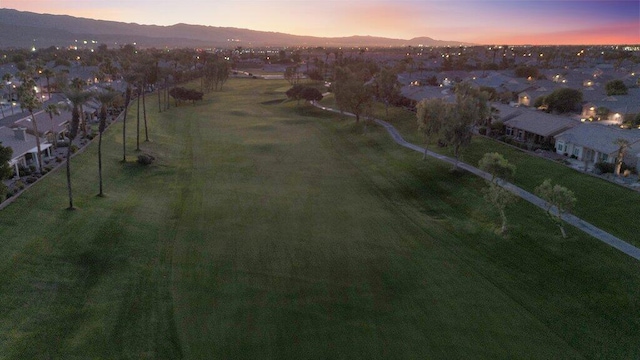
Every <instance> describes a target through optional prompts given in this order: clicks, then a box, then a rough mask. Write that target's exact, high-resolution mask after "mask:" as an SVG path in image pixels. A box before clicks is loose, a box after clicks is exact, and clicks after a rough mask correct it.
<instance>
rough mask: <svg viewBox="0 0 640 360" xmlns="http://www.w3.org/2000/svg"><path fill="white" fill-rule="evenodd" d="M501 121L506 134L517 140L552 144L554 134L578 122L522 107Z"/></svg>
mask: <svg viewBox="0 0 640 360" xmlns="http://www.w3.org/2000/svg"><path fill="white" fill-rule="evenodd" d="M503 119H504V118H503ZM503 123H504V126H505V134H506V135H507V136H510V137H512V138H513V139H515V140H517V141H522V142H531V143H534V144H541V145H542V144H548V145H553V144H554V141H555V138H554V136H555V135H557V134H559V133H561V132H563V131H565V130H568V129H571V128H573V127H574V126H577V125H579V124H580V122H579V121H577V120H575V119H572V118H570V117H566V116H559V115H552V114H547V113H546V112H543V111H536V110H530V109H523V108H521V110H520V112H518V113H513V114H511V116H510V118H508V119H506V120H503Z"/></svg>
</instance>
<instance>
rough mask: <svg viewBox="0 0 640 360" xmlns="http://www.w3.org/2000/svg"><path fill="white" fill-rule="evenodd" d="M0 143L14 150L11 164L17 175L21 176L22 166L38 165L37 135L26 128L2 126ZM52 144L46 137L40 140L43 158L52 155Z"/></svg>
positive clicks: (0, 128)
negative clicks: (28, 131)
mask: <svg viewBox="0 0 640 360" xmlns="http://www.w3.org/2000/svg"><path fill="white" fill-rule="evenodd" d="M0 144H2V146H4V147H10V148H11V149H12V150H13V156H12V158H11V161H9V165H11V166H12V167H13V169H14V171H15V174H16V177H19V176H20V171H19V169H20V167H28V166H30V165H33V166H35V167H36V168H37V167H38V147H37V144H36V137H35V136H33V135H31V134H28V133H27V129H26V128H23V127H22V128H13V129H10V128H8V127H6V126H1V127H0ZM51 146H52V145H51V144H49V143H48V142H47V141H46V140H45V139H41V140H40V149H41V150H42V157H43V159H45V158H48V157H51Z"/></svg>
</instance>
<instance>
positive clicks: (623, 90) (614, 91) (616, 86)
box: [605, 80, 629, 96]
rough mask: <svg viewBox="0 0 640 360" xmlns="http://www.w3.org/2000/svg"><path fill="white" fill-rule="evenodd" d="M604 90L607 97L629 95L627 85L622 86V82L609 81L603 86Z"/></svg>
mask: <svg viewBox="0 0 640 360" xmlns="http://www.w3.org/2000/svg"><path fill="white" fill-rule="evenodd" d="M605 89H606V91H607V96H612V95H627V94H628V93H629V89H628V88H627V85H625V84H624V82H623V81H622V80H611V81H609V82H608V83H606V84H605Z"/></svg>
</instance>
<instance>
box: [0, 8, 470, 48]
mask: <svg viewBox="0 0 640 360" xmlns="http://www.w3.org/2000/svg"><path fill="white" fill-rule="evenodd" d="M0 34H2V37H1V38H0V48H7V47H17V48H27V47H31V46H36V47H38V48H41V47H49V46H69V45H72V44H74V43H75V40H79V41H83V40H95V41H97V42H99V43H105V44H107V45H108V46H109V47H113V46H114V44H126V43H134V42H135V43H137V45H138V46H141V47H165V46H166V47H229V46H243V47H251V46H274V47H276V46H326V47H336V46H370V47H373V46H382V47H386V46H389V47H391V46H419V45H423V46H460V45H471V44H467V43H462V42H457V41H442V40H434V39H432V38H429V37H419V38H414V39H409V40H403V39H389V38H383V37H373V36H350V37H334V38H327V37H315V36H300V35H290V34H284V33H278V32H267V31H255V30H248V29H239V28H231V27H215V26H203V25H189V24H176V25H171V26H159V25H140V24H135V23H123V22H116V21H106V20H93V19H86V18H77V17H73V16H68V15H50V14H37V13H32V12H23V11H17V10H13V9H0Z"/></svg>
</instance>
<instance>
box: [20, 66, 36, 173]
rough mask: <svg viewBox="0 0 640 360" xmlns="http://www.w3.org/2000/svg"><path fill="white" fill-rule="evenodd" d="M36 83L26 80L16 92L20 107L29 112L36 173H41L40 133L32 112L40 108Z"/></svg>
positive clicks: (29, 79)
mask: <svg viewBox="0 0 640 360" xmlns="http://www.w3.org/2000/svg"><path fill="white" fill-rule="evenodd" d="M35 86H36V83H35V81H33V79H31V78H28V79H25V81H24V82H23V83H22V84H21V85H20V88H19V89H18V92H19V94H20V107H21V108H22V109H26V110H27V111H29V115H31V126H33V133H34V135H35V137H36V148H37V152H38V153H37V156H38V171H39V172H40V173H42V148H41V145H40V133H39V132H38V124H37V122H36V117H35V116H34V114H33V111H34V110H36V109H38V108H40V106H42V103H41V102H40V99H38V95H37V94H36V90H35Z"/></svg>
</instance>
